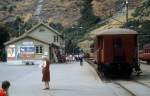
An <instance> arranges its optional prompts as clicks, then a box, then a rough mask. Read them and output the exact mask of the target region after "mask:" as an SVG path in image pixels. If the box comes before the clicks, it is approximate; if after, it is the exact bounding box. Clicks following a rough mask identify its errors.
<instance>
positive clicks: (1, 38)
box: [0, 23, 10, 49]
mask: <svg viewBox="0 0 150 96" xmlns="http://www.w3.org/2000/svg"><path fill="white" fill-rule="evenodd" d="M9 31H10V28H9V27H7V26H6V25H4V24H2V23H0V49H2V48H4V42H6V41H8V40H9V39H10V36H9Z"/></svg>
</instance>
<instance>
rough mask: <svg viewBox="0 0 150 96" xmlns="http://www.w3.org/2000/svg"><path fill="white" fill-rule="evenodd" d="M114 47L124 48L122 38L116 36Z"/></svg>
mask: <svg viewBox="0 0 150 96" xmlns="http://www.w3.org/2000/svg"><path fill="white" fill-rule="evenodd" d="M114 47H115V48H122V40H121V38H116V39H115V40H114Z"/></svg>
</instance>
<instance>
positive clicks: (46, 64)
mask: <svg viewBox="0 0 150 96" xmlns="http://www.w3.org/2000/svg"><path fill="white" fill-rule="evenodd" d="M42 59H43V63H42V64H41V66H40V67H41V68H42V75H43V77H42V82H44V88H43V90H47V89H49V88H50V87H49V81H50V70H49V66H50V60H49V59H48V57H47V56H46V55H44V56H42Z"/></svg>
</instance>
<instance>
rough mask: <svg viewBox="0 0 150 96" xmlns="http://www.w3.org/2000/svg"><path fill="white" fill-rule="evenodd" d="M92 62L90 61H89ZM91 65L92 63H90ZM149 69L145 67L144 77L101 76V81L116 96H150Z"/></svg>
mask: <svg viewBox="0 0 150 96" xmlns="http://www.w3.org/2000/svg"><path fill="white" fill-rule="evenodd" d="M89 61H90V60H89ZM89 61H88V63H90V64H91V65H94V64H92V63H91V62H89ZM149 67H150V66H146V65H143V66H142V68H143V70H144V73H145V72H146V73H145V75H144V76H143V75H142V77H137V76H136V77H134V76H133V77H132V78H127V79H125V78H121V79H120V78H106V77H104V76H103V75H100V74H99V77H100V79H101V80H102V81H103V82H104V83H105V85H107V87H109V88H110V89H111V90H112V91H114V93H115V94H116V96H150V79H148V78H150V76H149V71H148V70H149Z"/></svg>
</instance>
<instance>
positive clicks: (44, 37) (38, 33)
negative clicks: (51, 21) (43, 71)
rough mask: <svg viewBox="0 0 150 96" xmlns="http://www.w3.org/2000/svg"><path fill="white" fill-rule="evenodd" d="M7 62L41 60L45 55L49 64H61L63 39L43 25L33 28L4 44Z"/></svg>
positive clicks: (59, 34) (60, 35)
mask: <svg viewBox="0 0 150 96" xmlns="http://www.w3.org/2000/svg"><path fill="white" fill-rule="evenodd" d="M5 48H6V51H7V60H9V61H10V60H41V57H42V55H47V56H48V57H49V59H50V60H51V62H61V59H62V58H61V56H62V54H63V53H64V38H63V35H62V34H61V33H60V32H57V31H56V30H54V29H53V28H51V27H49V26H48V25H46V24H44V23H42V22H41V23H39V24H37V25H35V26H33V27H32V28H31V29H30V30H29V31H27V32H25V33H24V34H23V35H22V36H20V37H18V38H15V39H12V40H10V41H8V42H5Z"/></svg>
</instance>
